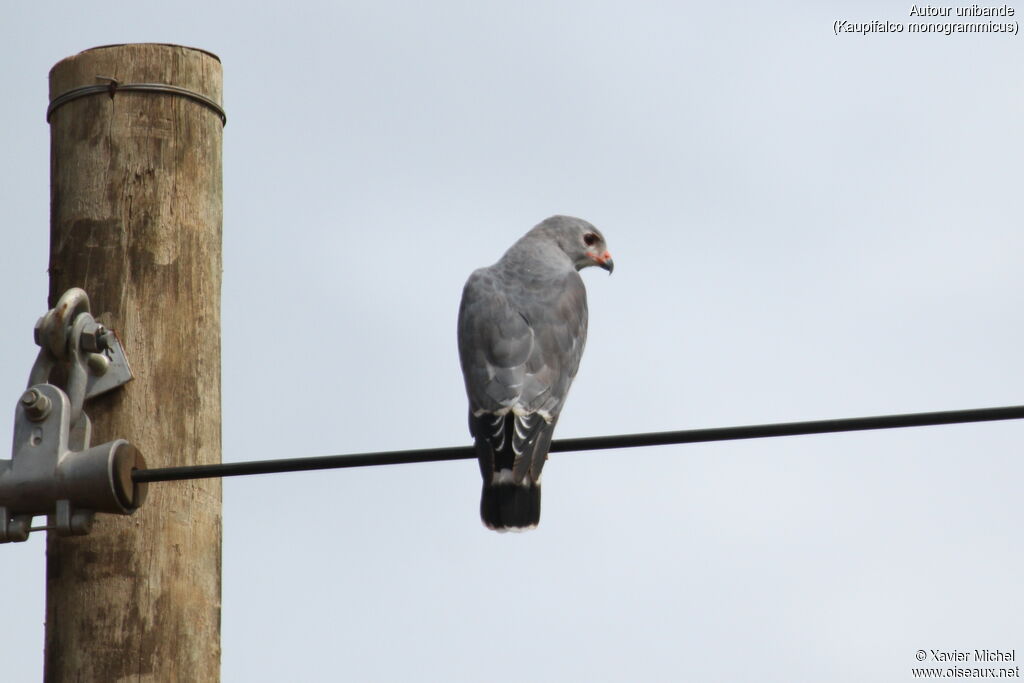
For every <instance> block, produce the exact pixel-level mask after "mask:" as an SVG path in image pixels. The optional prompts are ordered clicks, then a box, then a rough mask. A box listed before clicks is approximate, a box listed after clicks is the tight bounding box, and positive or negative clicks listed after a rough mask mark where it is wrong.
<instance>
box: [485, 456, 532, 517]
mask: <svg viewBox="0 0 1024 683" xmlns="http://www.w3.org/2000/svg"><path fill="white" fill-rule="evenodd" d="M506 471H507V470H506ZM480 519H482V520H483V522H484V524H485V525H486V526H487V528H488V529H494V530H495V531H525V530H527V529H532V528H534V527H536V526H537V523H538V522H540V482H539V481H537V482H535V481H531V480H530V478H529V477H527V478H526V479H524V480H523V482H522V483H519V484H516V483H514V482H512V481H507V482H504V481H502V482H498V483H490V482H486V483H484V488H483V491H482V492H481V494H480Z"/></svg>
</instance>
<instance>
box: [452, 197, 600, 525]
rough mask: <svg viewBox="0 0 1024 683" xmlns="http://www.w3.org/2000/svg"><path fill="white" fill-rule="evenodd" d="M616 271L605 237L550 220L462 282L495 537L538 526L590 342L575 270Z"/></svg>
mask: <svg viewBox="0 0 1024 683" xmlns="http://www.w3.org/2000/svg"><path fill="white" fill-rule="evenodd" d="M589 266H598V267H600V268H603V269H605V270H607V271H608V273H609V274H611V273H612V271H613V270H614V268H615V263H614V261H613V260H612V256H611V253H610V252H609V251H608V247H607V245H606V243H605V238H604V235H602V234H601V231H600V230H598V229H597V228H595V227H594V226H593V225H592V224H590V223H588V222H587V221H585V220H583V219H581V218H574V217H572V216H551V217H550V218H547V219H545V220H544V221H542V222H540V223H539V224H537V225H536V226H535V227H534V228H533V229H531V230H530V231H529V232H527V233H526V234H525V235H523V236H522V237H521V238H520V239H519V240H518V241H516V242H515V243H514V244H513V245H512V246H511V247H509V249H508V250H507V251H506V252H505V253H504V255H503V256H502V257H501V258H500V259H499V260H498V261H497V262H496V263H494V264H493V265H491V266H487V267H484V268H479V269H477V270H475V271H473V273H472V274H471V275H470V276H469V279H467V280H466V284H465V287H464V288H463V290H462V300H461V302H460V305H459V316H458V346H459V361H460V365H461V367H462V375H463V379H464V381H465V385H466V395H467V397H468V398H469V432H470V434H471V435H472V437H473V440H474V448H475V451H476V455H477V459H478V460H479V462H480V474H481V475H482V477H483V490H482V492H481V495H480V518H481V520H482V521H483V523H484V525H485V526H486V527H488V528H489V529H493V530H496V531H523V530H527V529H532V528H535V527H536V526H537V524H538V523H539V522H540V475H541V470H542V469H543V468H544V462H545V461H546V460H547V457H548V449H549V448H550V446H551V437H552V435H553V434H554V431H555V424H556V423H557V422H558V416H559V414H560V413H561V411H562V407H563V406H564V405H565V399H566V396H567V394H568V392H569V387H570V385H571V384H572V381H573V378H574V377H575V376H576V371H577V369H578V368H579V364H580V358H581V357H582V355H583V347H584V345H585V344H586V341H587V318H588V313H587V290H586V287H585V286H584V284H583V279H582V278H581V277H580V274H579V271H580V270H582V269H583V268H587V267H589Z"/></svg>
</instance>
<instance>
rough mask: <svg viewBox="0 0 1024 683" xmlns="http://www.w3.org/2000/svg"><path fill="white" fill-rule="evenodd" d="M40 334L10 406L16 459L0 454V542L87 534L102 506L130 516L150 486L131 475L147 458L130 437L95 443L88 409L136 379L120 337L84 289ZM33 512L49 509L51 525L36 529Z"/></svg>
mask: <svg viewBox="0 0 1024 683" xmlns="http://www.w3.org/2000/svg"><path fill="white" fill-rule="evenodd" d="M35 340H36V344H37V345H38V346H39V347H40V350H39V355H38V356H37V358H36V361H35V363H34V364H33V365H32V371H31V373H30V374H29V382H28V385H29V386H28V389H26V390H25V392H24V393H22V394H21V397H20V398H19V399H18V405H17V407H16V408H15V411H14V446H13V448H12V458H11V460H0V543H10V542H20V541H25V540H28V536H29V534H30V533H31V532H32V531H42V530H52V531H56V532H57V533H58V534H61V535H64V536H67V535H83V534H87V533H89V531H90V530H91V529H92V523H93V519H94V516H95V514H96V513H97V512H107V513H113V514H121V515H130V514H131V513H132V512H134V511H135V510H136V509H138V508H139V507H140V506H141V505H142V503H143V502H144V501H145V499H146V484H145V483H135V482H133V481H132V472H133V471H135V470H144V469H145V468H146V464H145V461H144V460H143V458H142V455H141V454H140V453H139V452H138V450H137V449H136V448H135V447H134V446H132V444H130V443H129V442H128V441H125V440H124V439H115V440H114V441H110V442H108V443H104V444H100V445H98V446H91V447H90V439H91V436H92V423H91V422H90V421H89V416H88V415H86V414H85V412H84V411H83V409H82V408H83V404H84V402H85V401H87V400H89V399H91V398H94V397H96V396H99V395H101V394H105V393H107V392H109V391H112V390H114V389H116V388H118V387H120V386H122V385H124V384H126V383H128V382H129V381H131V379H132V372H131V368H130V367H129V365H128V359H127V358H126V357H125V354H124V349H123V348H122V346H121V342H120V341H119V340H118V338H117V335H116V334H114V332H113V331H112V330H108V329H106V328H105V327H103V326H102V325H100V324H99V323H98V322H96V320H95V319H94V318H93V316H92V314H91V313H90V312H89V297H88V295H87V294H86V293H85V292H84V291H83V290H81V289H79V288H77V287H75V288H72V289H69V290H68V291H67V292H65V293H64V295H63V296H61V298H60V300H59V301H58V302H57V305H56V306H55V307H54V308H53V309H52V310H50V311H49V312H48V313H46V315H44V316H43V317H42V318H40V319H39V322H38V323H36V327H35ZM54 370H59V372H56V373H54ZM51 374H54V375H55V377H54V379H53V382H54V383H51ZM37 515H47V518H48V519H47V524H46V526H43V527H33V526H32V518H33V517H35V516H37Z"/></svg>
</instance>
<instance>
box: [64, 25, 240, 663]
mask: <svg viewBox="0 0 1024 683" xmlns="http://www.w3.org/2000/svg"><path fill="white" fill-rule="evenodd" d="M97 75H99V76H109V77H112V78H116V79H118V80H119V81H121V82H122V83H166V84H170V85H176V86H180V87H183V88H188V89H190V90H194V91H197V92H199V93H202V94H204V95H206V96H207V97H209V98H211V99H213V100H214V101H216V102H218V103H219V102H222V93H221V65H220V61H219V60H218V59H217V58H216V57H215V56H214V55H212V54H210V53H207V52H203V51H201V50H195V49H190V48H185V47H180V46H174V45H162V44H129V45H113V46H108V47H102V48H95V49H92V50H88V51H86V52H82V53H80V54H78V55H75V56H73V57H69V58H68V59H65V60H63V61H61V62H59V63H58V64H57V65H56V66H54V68H53V69H52V70H51V72H50V99H51V100H52V99H53V98H55V97H57V96H59V95H61V94H62V93H65V92H67V91H68V90H70V89H72V88H76V87H80V86H84V85H95V84H97V83H100V82H101V81H97V80H96V76H97ZM50 127H51V226H50V230H51V232H50V306H53V304H54V303H55V302H56V300H57V298H58V297H59V296H60V295H61V293H63V292H64V290H66V289H67V288H69V287H72V286H78V287H82V288H84V289H85V290H86V292H88V294H89V296H90V299H91V303H92V312H93V314H94V315H95V316H96V317H97V318H98V319H99V320H100V321H101V322H102V323H104V324H106V325H108V326H109V327H112V328H113V329H114V330H116V331H117V333H118V335H119V336H120V338H121V341H122V343H123V344H124V347H125V351H126V353H127V355H128V359H129V362H130V363H131V366H132V369H133V371H134V373H135V380H134V381H133V382H131V383H130V384H128V385H127V386H126V387H125V388H124V389H123V390H120V391H116V392H113V394H112V395H107V396H104V397H101V398H99V399H96V400H94V401H91V402H89V403H88V404H87V405H86V412H87V413H88V414H89V416H90V417H91V418H92V421H93V443H94V444H96V443H102V442H105V441H109V440H112V439H114V438H118V437H121V438H125V439H128V440H129V441H131V442H132V443H133V444H135V445H136V446H137V447H138V448H139V450H140V451H141V452H142V454H143V456H144V457H145V458H146V461H147V464H148V465H149V466H150V467H166V466H176V465H192V464H206V463H217V462H220V442H221V438H220V278H221V217H222V184H221V143H222V137H223V131H222V128H223V127H222V124H221V120H220V119H219V118H218V116H217V115H216V114H215V113H214V112H213V111H211V110H210V109H208V108H206V107H204V106H202V105H200V104H198V103H196V102H194V101H191V100H188V99H186V98H183V97H176V96H173V95H165V94H154V93H133V92H122V93H118V94H116V95H115V96H114V97H113V98H111V97H110V96H108V95H106V94H102V95H93V96H89V97H84V98H80V99H76V100H74V101H71V102H68V103H67V104H65V105H64V106H62V107H60V108H59V109H57V110H56V111H54V112H53V116H52V117H51V121H50ZM220 565H221V485H220V480H218V479H207V480H198V481H190V482H174V483H166V484H156V485H151V486H150V488H149V496H148V499H147V501H146V503H145V505H144V506H143V507H142V508H141V509H140V510H138V511H137V512H136V513H135V514H134V515H133V516H131V517H118V516H111V515H100V516H97V520H96V524H95V525H94V527H93V531H92V533H91V534H90V535H88V536H82V537H67V538H62V537H58V536H56V535H55V534H49V539H48V541H47V580H46V592H47V595H46V655H45V657H46V661H45V680H46V681H54V682H57V681H60V682H63V681H97V682H103V683H107V682H113V681H188V682H190V683H191V682H195V681H216V680H219V677H220V587H221V586H220V570H221V566H220Z"/></svg>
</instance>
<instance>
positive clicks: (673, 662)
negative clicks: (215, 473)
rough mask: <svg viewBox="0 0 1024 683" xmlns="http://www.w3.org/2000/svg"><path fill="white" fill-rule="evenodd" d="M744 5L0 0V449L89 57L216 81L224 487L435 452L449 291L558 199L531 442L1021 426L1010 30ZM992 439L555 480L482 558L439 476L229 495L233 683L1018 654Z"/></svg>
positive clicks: (775, 672) (806, 7)
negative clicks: (568, 360) (720, 429)
mask: <svg viewBox="0 0 1024 683" xmlns="http://www.w3.org/2000/svg"><path fill="white" fill-rule="evenodd" d="M772 4H773V5H774V6H773V7H771V8H768V7H767V6H766V5H767V4H765V3H762V4H758V5H754V4H753V3H746V4H744V3H685V2H672V3H669V2H582V1H581V2H563V1H560V0H554V1H553V0H548V1H547V2H543V3H541V2H520V3H507V2H506V3H491V2H457V1H449V0H439V1H438V2H431V3H393V2H381V1H379V0H375V1H373V2H318V3H311V2H291V3H276V4H268V3H264V4H262V5H255V4H253V3H240V2H234V3H228V2H225V3H219V4H214V5H212V6H211V4H210V3H208V2H179V3H174V4H163V5H158V6H157V5H154V6H152V8H147V7H144V6H143V5H142V4H141V3H138V2H106V3H98V4H97V3H58V4H56V5H55V4H54V3H29V2H22V3H9V5H10V6H8V7H7V8H6V9H5V11H4V18H3V20H2V22H0V68H2V70H3V84H4V93H5V95H4V98H3V101H4V105H3V107H2V108H0V124H2V125H0V150H2V158H3V163H2V164H0V199H2V202H3V206H4V208H5V221H4V222H5V225H6V227H5V229H4V231H3V242H2V247H0V259H2V262H0V264H2V268H0V285H2V288H3V292H4V296H3V301H4V303H3V306H2V312H3V316H4V320H5V324H6V326H7V329H6V331H5V333H4V334H3V335H2V336H0V358H3V361H2V362H0V388H2V390H3V396H6V397H7V398H6V400H7V401H9V403H8V406H9V410H8V411H7V413H6V415H7V417H6V418H5V419H3V420H0V443H4V444H6V443H9V441H10V434H11V425H12V422H13V417H12V416H13V408H14V405H15V401H16V400H17V397H18V396H19V394H20V392H21V390H22V389H23V387H24V383H25V381H26V379H27V375H28V371H29V368H30V366H31V363H32V360H33V358H34V356H35V347H34V346H33V344H32V326H33V324H34V322H35V320H36V318H37V317H38V316H39V315H41V314H42V313H43V312H44V311H45V309H46V293H47V276H46V265H47V239H48V211H49V190H48V183H49V131H48V129H47V125H46V123H45V120H44V113H45V110H46V105H47V73H48V71H49V69H50V67H51V66H53V64H55V63H56V62H58V61H59V60H61V59H63V58H64V57H67V56H70V55H73V54H75V53H77V52H79V51H81V50H84V49H86V48H89V47H93V46H97V45H104V44H109V43H118V42H170V43H180V44H185V45H191V46H195V47H200V48H203V49H206V50H209V51H211V52H214V53H216V54H217V55H219V56H220V58H221V60H222V62H223V66H224V93H225V96H224V100H225V102H224V103H225V108H226V110H227V114H228V125H227V128H226V129H225V133H224V282H223V302H222V304H223V348H222V352H223V401H224V404H223V419H224V423H223V457H224V460H225V461H238V460H255V459H265V458H286V457H293V456H294V457H300V456H312V455H326V454H335V453H347V452H361V451H376V450H389V449H407V448H420V447H436V446H449V445H460V444H469V443H470V439H469V434H468V432H467V429H466V415H465V410H466V405H465V396H464V393H463V387H462V380H461V376H460V373H459V367H458V359H457V354H456V346H455V317H456V312H457V308H458V302H459V296H460V292H461V287H462V284H463V282H464V281H465V278H466V276H467V275H468V274H469V273H470V272H471V271H472V270H473V269H474V268H476V267H479V266H482V265H486V264H489V263H492V262H493V261H495V260H496V259H497V258H498V257H499V256H500V255H501V253H502V252H503V251H504V250H505V249H506V248H507V247H508V246H509V245H510V244H511V243H512V242H513V241H514V240H515V239H517V238H518V237H519V236H520V235H521V234H522V233H523V232H525V231H526V230H527V229H529V228H530V227H531V226H533V225H534V224H535V223H537V222H539V221H540V220H541V219H543V218H545V217H547V216H549V215H551V214H554V213H567V214H572V215H577V216H580V217H583V218H586V219H587V220H589V221H591V222H593V223H594V224H595V225H597V226H598V227H599V228H601V230H602V231H603V232H604V234H605V235H606V237H607V239H608V244H609V248H610V249H611V252H612V254H613V255H614V257H615V263H616V269H615V274H614V275H613V276H611V277H607V276H606V274H605V273H604V272H603V271H597V270H596V269H595V270H591V271H587V272H585V273H584V280H585V281H586V283H587V287H588V289H589V298H590V320H591V323H590V337H589V341H588V346H587V350H586V353H585V354H584V358H583V362H582V365H581V368H580V372H579V375H578V377H577V380H576V383H575V385H574V387H573V390H572V392H571V395H570V397H569V400H568V402H567V404H566V408H565V410H564V412H563V415H562V419H561V421H560V422H559V425H558V432H557V434H556V438H558V437H562V438H566V437H578V436H591V435H599V434H617V433H627V432H637V431H653V430H671V429H684V428H698V427H715V426H728V425H736V424H749V423H761V422H776V421H792V420H809V419H819V418H833V417H847V416H858V415H872V414H885V413H899V412H916V411H929V410H944V409H957V408H973V407H986V406H997V405H1015V404H1021V403H1024V355H1022V354H1021V349H1022V348H1024V324H1022V318H1021V311H1022V303H1024V301H1022V298H1024V297H1022V292H1024V268H1022V267H1021V261H1022V257H1024V230H1022V227H1024V225H1022V220H1021V204H1022V201H1021V196H1022V174H1021V163H1022V162H1021V160H1022V158H1024V136H1022V135H1021V122H1022V121H1024V90H1022V83H1024V78H1022V76H1024V59H1022V57H1024V52H1022V42H1021V41H1022V39H1021V38H1019V37H1014V36H1007V35H1005V34H990V35H980V36H971V35H951V36H945V35H908V34H907V33H902V34H894V33H891V34H878V33H873V34H869V35H858V34H844V35H840V36H836V35H835V34H834V33H833V28H834V22H835V21H836V20H841V19H847V20H852V21H858V22H864V21H872V20H875V19H877V20H881V21H891V22H909V21H910V20H911V18H910V17H908V16H907V14H908V10H909V9H910V3H906V4H901V3H882V2H869V3H865V2H847V3H836V2H826V3H821V2H785V3H772ZM1011 6H1013V5H1012V4H1011ZM1017 9H1018V12H1019V11H1020V10H1021V9H1024V7H1018V8H1017ZM1019 19H1020V17H1019V16H1017V17H1014V18H1013V19H1012V20H1018V21H1019ZM954 20H955V17H954ZM325 308H326V309H328V310H330V311H332V313H333V314H332V315H329V316H324V315H323V314H322V313H323V311H324V309H325ZM268 324H269V325H272V326H273V328H274V329H275V330H277V333H275V335H273V339H272V340H271V341H270V342H268V341H267V336H266V333H265V329H266V326H267V325H268ZM296 391H303V392H308V398H305V399H304V400H303V401H301V402H300V403H301V405H295V404H294V403H293V402H292V401H290V400H289V396H292V395H294V394H295V392H296ZM396 425H401V428H396ZM124 436H125V437H127V438H130V437H131V435H124ZM169 446H170V445H169ZM5 448H6V446H5ZM1022 448H1024V425H1022V424H1020V423H1017V422H1008V423H991V424H982V425H970V426H947V427H935V428H923V429H913V430H899V431H886V432H874V433H862V434H838V435H829V436H814V437H796V438H788V439H776V440H757V441H746V442H729V443H718V444H708V445H691V446H675V447H659V448H647V449H635V450H622V451H603V452H596V453H567V454H559V455H555V456H553V457H552V459H551V461H550V462H549V463H548V465H547V467H546V468H545V477H544V481H545V483H544V490H545V493H544V509H543V515H542V521H541V525H540V527H539V529H537V530H536V531H533V532H530V533H525V534H515V535H514V534H503V535H499V534H495V533H493V532H489V531H487V530H486V529H485V528H484V527H483V526H482V525H481V523H480V521H479V517H478V508H477V506H478V500H479V498H478V497H479V472H478V468H477V466H476V464H475V463H473V462H470V461H459V462H451V463H434V464H424V465H409V466H394V467H385V468H366V469H353V470H337V471H328V472H317V473H302V474H287V475H273V476H262V477H244V478H238V479H233V480H227V481H225V484H224V546H223V549H224V575H223V680H224V681H227V682H231V683H233V682H244V683H252V682H263V681H266V682H279V681H335V680H351V681H412V680H425V681H439V682H448V681H451V682H463V681H464V682H467V683H469V682H474V681H482V680H489V681H496V682H504V681H516V682H521V681H523V680H536V681H567V682H579V681H588V682H589V681H623V682H625V681H639V680H643V681H674V680H695V681H759V682H760V681H765V682H772V681H779V682H792V681H809V682H810V681H814V682H818V681H838V682H846V681H850V682H856V683H863V682H864V681H902V680H908V681H909V680H913V679H912V678H911V668H912V667H915V666H919V664H918V662H917V661H916V660H915V656H914V655H915V652H916V651H917V650H919V649H925V650H929V649H932V648H936V649H938V648H945V649H951V648H959V649H963V650H973V649H976V648H977V649H981V648H988V649H1002V650H1008V649H1012V648H1016V651H1017V653H1018V658H1024V589H1022V586H1021V568H1022V567H1024V542H1022V532H1021V523H1020V522H1021V517H1022V513H1024V502H1022V500H1021V483H1022V480H1024V456H1022V453H1024V450H1022ZM3 457H9V456H8V455H6V452H5V455H3ZM160 485H168V484H154V486H160ZM44 546H45V543H44V539H43V537H42V535H41V534H35V535H33V537H32V538H31V540H30V541H29V542H27V543H24V544H15V545H5V546H0V586H3V587H4V588H3V591H4V596H3V597H2V598H0V605H2V611H0V614H2V615H3V627H4V637H3V639H2V640H0V662H2V665H0V672H2V673H0V678H3V680H5V681H32V680H38V679H39V678H40V676H41V672H42V647H43V616H44V570H45V563H44V558H43V553H44ZM1018 663H1019V662H1018Z"/></svg>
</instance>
